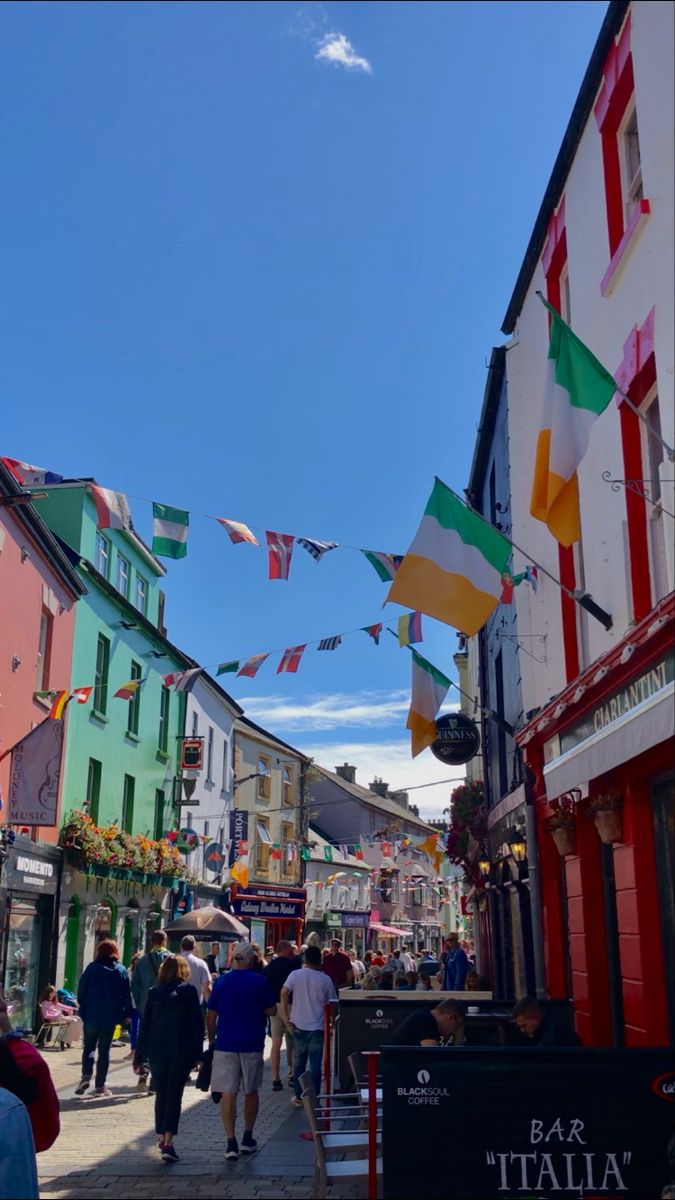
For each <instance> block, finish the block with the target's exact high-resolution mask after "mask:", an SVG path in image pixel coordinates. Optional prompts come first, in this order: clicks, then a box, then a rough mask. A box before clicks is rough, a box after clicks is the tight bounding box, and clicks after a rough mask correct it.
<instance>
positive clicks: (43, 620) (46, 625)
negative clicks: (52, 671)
mask: <svg viewBox="0 0 675 1200" xmlns="http://www.w3.org/2000/svg"><path fill="white" fill-rule="evenodd" d="M53 626H54V618H53V616H52V614H51V613H49V612H47V611H46V610H45V609H44V608H43V610H42V612H41V614H40V635H39V641H38V657H37V670H36V673H35V690H36V692H46V690H47V688H48V687H49V662H50V659H51V653H52V630H53Z"/></svg>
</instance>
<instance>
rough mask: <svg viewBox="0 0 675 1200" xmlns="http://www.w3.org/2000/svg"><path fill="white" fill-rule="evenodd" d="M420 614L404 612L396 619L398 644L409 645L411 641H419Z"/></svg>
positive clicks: (420, 631) (420, 633) (420, 630)
mask: <svg viewBox="0 0 675 1200" xmlns="http://www.w3.org/2000/svg"><path fill="white" fill-rule="evenodd" d="M422 640H423V638H422V614H421V613H420V612H413V613H404V614H403V616H402V617H399V619H398V644H399V646H409V645H410V644H411V643H412V642H421V641H422Z"/></svg>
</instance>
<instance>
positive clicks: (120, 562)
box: [117, 551, 131, 600]
mask: <svg viewBox="0 0 675 1200" xmlns="http://www.w3.org/2000/svg"><path fill="white" fill-rule="evenodd" d="M123 567H124V568H126V587H122V574H123ZM130 588H131V563H130V562H129V559H128V558H125V557H124V555H123V554H120V553H119V551H118V553H117V590H118V592H119V593H120V596H124V599H125V600H128V599H129V590H130Z"/></svg>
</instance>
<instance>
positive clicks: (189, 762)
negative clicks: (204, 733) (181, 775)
mask: <svg viewBox="0 0 675 1200" xmlns="http://www.w3.org/2000/svg"><path fill="white" fill-rule="evenodd" d="M203 758H204V739H203V737H189V738H183V742H182V745H181V753H180V765H181V769H182V770H183V771H201V769H202V761H203Z"/></svg>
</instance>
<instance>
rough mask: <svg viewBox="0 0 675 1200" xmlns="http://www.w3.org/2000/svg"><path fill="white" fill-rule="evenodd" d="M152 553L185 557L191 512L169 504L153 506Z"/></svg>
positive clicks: (165, 556) (170, 556) (168, 556)
mask: <svg viewBox="0 0 675 1200" xmlns="http://www.w3.org/2000/svg"><path fill="white" fill-rule="evenodd" d="M152 517H153V521H152V553H153V554H160V555H161V556H162V558H185V555H186V554H187V540H188V528H189V525H190V514H189V513H188V512H186V511H185V509H183V508H171V506H170V505H169V504H157V503H154V504H153V506H152Z"/></svg>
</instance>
